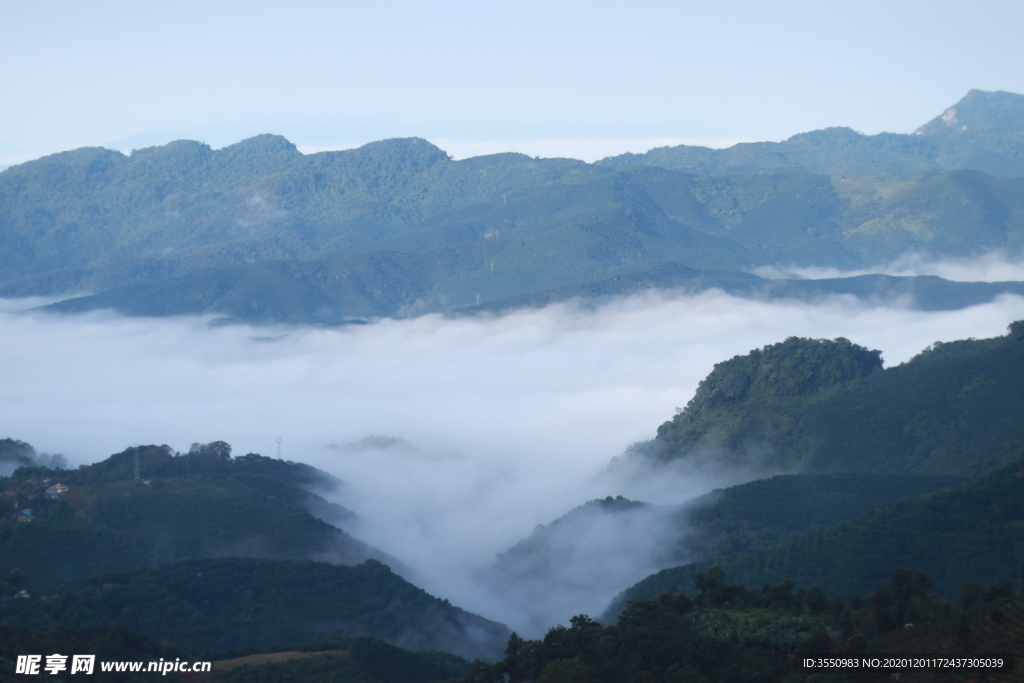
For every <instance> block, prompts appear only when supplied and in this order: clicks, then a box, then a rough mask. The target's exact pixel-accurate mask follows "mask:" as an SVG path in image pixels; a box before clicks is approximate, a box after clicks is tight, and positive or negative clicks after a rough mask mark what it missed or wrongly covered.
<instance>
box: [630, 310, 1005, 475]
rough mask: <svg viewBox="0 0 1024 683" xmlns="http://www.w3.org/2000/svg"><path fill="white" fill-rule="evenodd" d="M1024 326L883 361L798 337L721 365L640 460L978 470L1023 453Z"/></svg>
mask: <svg viewBox="0 0 1024 683" xmlns="http://www.w3.org/2000/svg"><path fill="white" fill-rule="evenodd" d="M1022 387H1024V323H1022V322H1016V323H1013V324H1012V325H1010V331H1009V333H1008V334H1007V335H1005V336H1002V337H996V338H994V339H981V340H975V339H968V340H963V341H957V342H950V343H943V344H940V343H936V344H935V345H933V346H932V347H930V348H929V349H926V350H925V351H923V352H922V353H920V354H919V355H917V356H915V357H914V358H913V359H912V360H910V361H909V362H907V363H903V364H901V365H899V366H896V367H892V368H887V369H882V364H881V358H880V354H879V353H878V352H877V351H875V352H872V351H868V350H867V349H864V348H863V347H859V346H857V345H856V344H852V343H851V342H849V341H848V340H845V339H838V340H835V341H829V340H810V339H798V338H795V337H793V338H790V339H788V340H786V341H785V342H782V343H779V344H773V345H769V346H766V347H765V348H763V349H759V350H755V351H753V352H751V353H750V354H748V355H746V356H737V357H735V358H733V359H731V360H729V361H725V362H722V363H719V364H717V365H716V366H715V369H714V370H713V371H712V372H711V374H709V375H708V377H706V378H705V379H704V380H703V381H702V382H701V383H700V385H699V386H698V389H697V392H696V394H695V395H694V397H693V399H692V400H691V401H690V402H689V403H688V404H687V406H686V408H685V409H684V410H683V411H682V412H680V413H679V414H678V415H676V416H675V417H674V418H673V419H672V420H671V421H669V422H666V423H664V424H663V425H662V426H661V427H659V428H658V435H657V437H656V438H655V439H654V440H653V441H651V442H647V443H644V444H638V445H637V446H635V447H634V448H633V453H634V454H635V455H637V456H638V457H649V458H654V459H656V460H662V461H665V460H673V459H676V458H684V459H690V460H693V461H695V462H696V461H707V462H711V463H715V465H716V466H721V465H726V464H728V465H731V466H742V467H747V468H754V469H755V470H757V469H762V470H765V471H772V470H774V471H780V470H782V471H786V470H789V471H794V470H795V471H799V470H805V471H839V472H856V471H859V472H893V473H895V472H904V473H915V474H927V473H932V474H954V475H966V476H977V475H980V474H982V473H984V472H987V471H990V470H992V469H993V468H995V467H998V466H1000V465H1002V464H1004V463H1007V462H1012V461H1015V460H1016V459H1017V458H1019V457H1020V452H1021V451H1020V448H1021V444H1022V443H1024V422H1022V421H1021V419H1020V416H1021V414H1024V403H1022V402H1024V392H1022V391H1021V388H1022Z"/></svg>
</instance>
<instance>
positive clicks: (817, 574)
mask: <svg viewBox="0 0 1024 683" xmlns="http://www.w3.org/2000/svg"><path fill="white" fill-rule="evenodd" d="M698 514H699V513H698ZM763 514H765V515H769V516H770V515H772V512H771V510H764V511H763ZM1022 519H1024V462H1018V463H1015V464H1014V465H1011V466H1009V467H1004V468H1001V469H999V470H996V471H995V472H993V473H991V474H989V475H987V476H985V477H982V478H981V479H977V480H974V481H971V482H968V483H966V484H961V485H960V486H956V487H953V488H949V489H945V490H939V491H934V492H932V493H926V494H924V495H920V496H916V497H913V498H908V499H905V500H901V501H898V502H894V503H890V504H887V505H882V506H879V507H877V508H874V509H872V510H870V511H869V512H867V513H865V514H863V515H860V516H858V517H856V518H854V519H850V520H848V521H845V522H842V523H840V524H836V525H833V526H827V527H817V528H810V529H807V530H804V531H800V532H797V533H794V534H791V535H788V536H786V537H784V538H783V539H782V540H780V541H779V542H777V543H774V544H772V545H769V546H765V547H750V548H748V549H746V550H744V551H742V552H736V553H734V554H731V555H728V556H726V557H720V558H718V559H716V560H714V562H713V563H712V562H710V561H705V562H700V563H697V564H689V565H684V566H681V567H674V568H671V569H665V570H663V571H660V572H658V573H657V574H653V575H651V576H649V577H647V578H646V579H644V580H643V581H640V582H639V583H637V584H636V585H634V586H632V587H631V588H629V589H627V590H626V591H625V592H624V593H623V594H622V595H620V596H619V597H618V598H616V600H615V601H614V603H613V605H612V607H610V608H609V614H615V613H617V611H619V610H621V609H622V608H623V607H624V606H625V605H626V604H627V602H628V601H630V600H637V599H644V598H650V597H653V596H655V595H657V594H658V593H660V592H662V591H666V590H667V591H671V592H678V591H689V590H691V587H692V586H693V585H694V581H695V580H696V579H697V577H698V575H699V574H701V573H702V572H706V571H707V570H708V569H709V567H710V566H711V565H712V564H715V565H718V566H720V567H721V568H722V569H723V570H724V571H725V572H726V573H727V574H728V575H729V576H730V577H732V578H733V579H734V580H736V581H738V582H739V583H741V584H742V585H745V586H760V585H763V584H766V583H768V584H774V583H776V582H778V581H781V580H783V579H787V578H788V579H792V580H794V581H795V585H796V586H797V587H805V588H806V587H809V586H815V585H817V586H821V587H822V588H823V589H824V590H826V591H828V592H829V593H838V594H840V595H842V596H844V597H846V598H850V597H852V596H854V595H855V594H857V593H860V594H864V593H866V592H868V591H869V590H871V587H872V586H877V585H878V584H879V583H881V582H882V581H883V580H884V578H885V575H886V574H887V572H888V571H889V568H891V567H898V566H904V567H906V566H913V567H917V568H920V569H921V570H923V571H925V572H927V573H928V575H929V576H931V577H932V579H933V580H934V587H935V589H936V591H937V592H938V593H939V594H941V595H944V596H946V597H949V598H952V597H954V596H955V595H956V591H957V589H958V587H959V586H960V585H962V584H963V583H964V582H965V581H972V582H977V583H990V584H1000V583H1002V582H1004V581H1008V580H1016V578H1017V577H1018V575H1019V574H1018V570H1019V568H1020V566H1021V564H1022V563H1024V528H1022V527H1021V520H1022ZM738 521H739V520H738V519H737V520H736V521H734V522H733V523H732V525H731V526H733V527H734V528H735V527H739V528H740V529H742V526H743V525H742V523H740V524H737V522H738ZM722 526H724V527H725V528H728V527H729V526H730V525H729V524H723V525H722ZM755 532H756V527H755ZM737 535H740V536H741V537H742V535H741V534H739V533H738V534H737ZM711 537H712V539H713V538H714V536H713V534H711ZM725 537H726V538H728V535H725ZM697 542H698V543H699V542H700V536H699V535H698V541H697Z"/></svg>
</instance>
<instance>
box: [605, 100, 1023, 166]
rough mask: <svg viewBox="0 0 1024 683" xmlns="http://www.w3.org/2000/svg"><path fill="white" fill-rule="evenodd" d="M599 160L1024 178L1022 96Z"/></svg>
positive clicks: (611, 163) (610, 163) (625, 163)
mask: <svg viewBox="0 0 1024 683" xmlns="http://www.w3.org/2000/svg"><path fill="white" fill-rule="evenodd" d="M600 163H601V164H604V165H607V166H610V167H613V168H621V167H624V166H631V165H639V164H643V165H652V166H662V167H664V168H673V169H678V170H684V171H687V172H690V173H715V174H717V173H751V172H756V171H768V170H780V169H802V170H806V171H812V172H814V173H825V174H828V175H841V176H845V175H857V176H882V175H888V176H911V175H915V174H917V173H920V172H922V171H925V170H927V169H930V168H948V169H954V168H956V169H970V170H975V171H981V172H983V173H989V174H992V175H1002V176H1021V175H1024V96H1021V95H1018V94H1015V93H1009V92H1001V91H1000V92H984V91H981V90H972V91H970V92H969V93H967V95H966V96H965V97H964V98H963V99H961V100H960V101H959V102H957V103H956V104H955V105H953V106H952V107H950V108H949V109H947V110H946V111H945V112H943V113H942V115H941V116H937V117H936V118H935V119H933V120H932V121H930V122H928V123H927V124H925V125H923V126H921V127H920V128H918V129H917V130H916V131H914V133H913V134H911V135H901V134H897V133H880V134H878V135H863V134H861V133H858V132H856V131H853V130H851V129H849V128H827V129H825V130H816V131H813V132H811V133H802V134H800V135H794V136H793V137H791V138H790V139H788V140H785V141H784V142H748V143H740V144H738V145H734V146H732V147H729V148H728V149H710V148H707V147H695V146H689V145H679V146H677V147H659V148H657V149H653V150H651V151H649V152H647V153H645V154H622V155H619V156H615V157H609V158H607V159H603V160H602V161H601V162H600Z"/></svg>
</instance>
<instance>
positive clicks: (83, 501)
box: [0, 442, 394, 591]
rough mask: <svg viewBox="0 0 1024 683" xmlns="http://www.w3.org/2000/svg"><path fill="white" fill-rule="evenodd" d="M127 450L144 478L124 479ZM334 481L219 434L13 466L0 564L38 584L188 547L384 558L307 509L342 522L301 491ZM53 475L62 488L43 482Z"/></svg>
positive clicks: (3, 498) (132, 565)
mask: <svg viewBox="0 0 1024 683" xmlns="http://www.w3.org/2000/svg"><path fill="white" fill-rule="evenodd" d="M136 459H137V460H138V463H139V471H140V474H141V475H142V476H143V477H145V478H140V479H136V478H134V471H135V462H136ZM334 483H335V482H333V480H332V478H331V477H329V475H326V474H325V473H323V472H320V471H319V470H316V469H315V468H312V467H309V466H308V465H301V464H298V463H291V462H284V461H280V460H274V459H272V458H266V457H263V456H260V455H256V454H249V455H245V456H242V457H237V458H231V457H230V446H228V445H227V444H224V443H222V442H214V443H212V444H205V445H197V446H196V447H194V448H193V449H192V451H191V452H189V453H187V454H184V455H177V454H174V453H173V452H172V451H171V450H170V449H169V448H167V447H166V446H134V447H132V448H129V449H127V450H125V451H123V452H121V453H118V454H115V455H113V456H111V457H110V458H108V459H107V460H104V461H101V462H98V463H96V464H93V465H86V466H82V467H80V468H78V469H75V470H62V469H48V468H45V467H23V468H21V469H19V470H17V471H15V472H14V474H13V475H12V476H11V477H6V478H0V573H2V574H6V573H7V572H9V571H11V570H14V569H18V570H20V571H21V572H22V573H23V575H24V577H25V581H26V583H27V585H28V586H29V587H30V588H31V589H32V590H33V591H37V590H51V589H52V588H53V586H54V585H56V584H58V583H63V582H67V581H73V580H78V579H83V578H87V577H90V576H94V575H96V574H101V573H109V572H116V571H125V570H132V569H141V568H147V567H152V566H157V565H161V564H166V563H169V562H175V561H178V560H181V559H185V558H195V557H209V556H225V555H227V556H243V557H245V556H248V557H276V558H295V559H298V558H309V559H321V560H328V561H332V562H337V563H343V564H355V563H358V562H362V561H364V560H365V559H367V558H377V559H381V560H384V561H386V562H390V563H394V560H393V559H392V558H389V557H387V556H386V555H385V554H384V553H382V552H381V551H379V550H376V549H375V548H372V547H370V546H368V545H366V544H365V543H362V542H361V541H358V540H356V539H354V538H352V537H351V536H349V535H348V534H347V533H345V532H344V531H342V530H341V529H339V528H337V527H335V526H332V525H331V524H329V523H327V522H325V521H323V519H319V518H317V517H316V516H314V514H313V512H315V513H316V515H318V516H319V517H322V518H324V519H327V520H330V521H331V522H333V523H334V524H342V525H344V522H345V519H346V517H348V516H350V515H351V514H352V513H350V512H348V511H347V510H345V509H344V508H341V507H340V506H337V505H333V504H331V503H328V502H327V501H325V500H324V499H322V498H321V497H320V496H318V495H316V494H315V493H312V492H311V491H310V490H309V489H310V488H311V487H312V488H317V487H319V488H327V487H331V486H333V485H334ZM58 484H59V485H63V486H66V487H67V491H66V492H65V493H63V494H61V495H56V496H54V495H51V494H48V493H47V492H46V489H47V488H50V487H53V486H56V485H58ZM26 510H28V511H29V514H26V513H25V511H26ZM311 511H312V512H311Z"/></svg>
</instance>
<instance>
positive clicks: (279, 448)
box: [277, 437, 281, 460]
mask: <svg viewBox="0 0 1024 683" xmlns="http://www.w3.org/2000/svg"><path fill="white" fill-rule="evenodd" d="M277 459H278V460H280V459H281V437H277Z"/></svg>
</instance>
